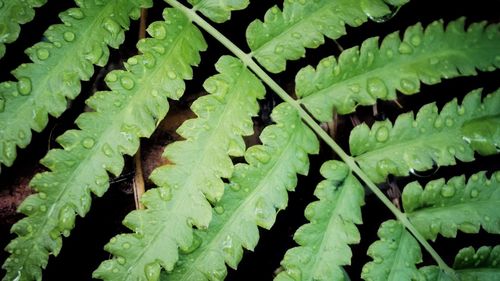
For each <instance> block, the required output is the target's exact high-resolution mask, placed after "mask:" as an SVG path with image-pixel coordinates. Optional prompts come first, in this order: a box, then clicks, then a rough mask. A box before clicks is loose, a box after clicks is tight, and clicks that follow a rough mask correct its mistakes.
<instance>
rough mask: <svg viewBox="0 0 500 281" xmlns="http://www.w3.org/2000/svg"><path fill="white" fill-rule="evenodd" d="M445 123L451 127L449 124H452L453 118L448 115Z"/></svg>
mask: <svg viewBox="0 0 500 281" xmlns="http://www.w3.org/2000/svg"><path fill="white" fill-rule="evenodd" d="M445 123H446V126H448V127H451V126H453V123H454V122H453V119H451V118H450V117H448V118H446V121H445Z"/></svg>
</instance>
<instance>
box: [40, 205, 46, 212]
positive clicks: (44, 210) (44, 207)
mask: <svg viewBox="0 0 500 281" xmlns="http://www.w3.org/2000/svg"><path fill="white" fill-rule="evenodd" d="M40 212H42V213H45V212H47V206H45V205H41V206H40Z"/></svg>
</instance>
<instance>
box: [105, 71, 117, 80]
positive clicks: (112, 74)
mask: <svg viewBox="0 0 500 281" xmlns="http://www.w3.org/2000/svg"><path fill="white" fill-rule="evenodd" d="M105 80H106V81H107V82H116V81H117V80H118V75H116V72H114V71H112V72H110V73H108V75H106V78H105Z"/></svg>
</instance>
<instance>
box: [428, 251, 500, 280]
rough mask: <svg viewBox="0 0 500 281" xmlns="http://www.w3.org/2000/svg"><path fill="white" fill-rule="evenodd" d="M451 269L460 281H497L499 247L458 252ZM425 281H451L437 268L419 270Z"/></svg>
mask: <svg viewBox="0 0 500 281" xmlns="http://www.w3.org/2000/svg"><path fill="white" fill-rule="evenodd" d="M453 268H454V269H455V271H456V272H457V273H458V277H459V278H460V280H498V276H499V275H500V246H498V245H496V246H494V247H490V246H483V247H480V248H479V249H477V251H474V248H472V247H468V248H465V249H462V250H460V251H459V252H458V254H457V256H456V257H455V263H454V264H453ZM420 271H421V272H422V273H423V274H424V275H425V277H426V279H425V280H427V281H451V278H449V277H448V275H446V274H443V273H442V271H441V270H440V269H439V268H438V267H437V266H426V267H423V268H421V269H420Z"/></svg>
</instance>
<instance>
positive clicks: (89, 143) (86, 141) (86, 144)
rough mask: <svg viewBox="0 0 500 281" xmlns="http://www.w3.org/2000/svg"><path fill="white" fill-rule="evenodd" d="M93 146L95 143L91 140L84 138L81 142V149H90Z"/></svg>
mask: <svg viewBox="0 0 500 281" xmlns="http://www.w3.org/2000/svg"><path fill="white" fill-rule="evenodd" d="M94 144H95V141H94V139H93V138H85V139H84V140H83V141H82V145H83V147H85V148H87V149H90V148H92V147H94Z"/></svg>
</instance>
